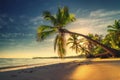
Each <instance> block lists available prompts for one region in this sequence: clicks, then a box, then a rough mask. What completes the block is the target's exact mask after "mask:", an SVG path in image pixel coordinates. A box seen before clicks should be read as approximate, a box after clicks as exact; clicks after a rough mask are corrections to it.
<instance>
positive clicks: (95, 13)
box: [90, 9, 120, 17]
mask: <svg viewBox="0 0 120 80" xmlns="http://www.w3.org/2000/svg"><path fill="white" fill-rule="evenodd" d="M115 15H120V11H106V10H104V9H99V10H96V11H92V12H90V17H107V16H115Z"/></svg>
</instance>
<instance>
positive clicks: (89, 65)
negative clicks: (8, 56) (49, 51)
mask: <svg viewBox="0 0 120 80" xmlns="http://www.w3.org/2000/svg"><path fill="white" fill-rule="evenodd" d="M119 67H120V59H114V60H113V59H87V60H84V61H79V60H73V61H69V62H64V63H57V64H51V65H46V66H34V67H31V68H25V69H17V70H11V71H3V72H0V78H1V80H88V78H90V79H91V80H119V79H120V69H119ZM93 74H94V76H93ZM86 76H87V77H86Z"/></svg>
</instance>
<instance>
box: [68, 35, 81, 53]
mask: <svg viewBox="0 0 120 80" xmlns="http://www.w3.org/2000/svg"><path fill="white" fill-rule="evenodd" d="M78 37H79V36H78V35H73V34H71V35H70V38H68V40H67V41H68V42H67V45H71V46H70V48H71V49H72V50H75V52H76V53H79V52H80V42H79V39H78Z"/></svg>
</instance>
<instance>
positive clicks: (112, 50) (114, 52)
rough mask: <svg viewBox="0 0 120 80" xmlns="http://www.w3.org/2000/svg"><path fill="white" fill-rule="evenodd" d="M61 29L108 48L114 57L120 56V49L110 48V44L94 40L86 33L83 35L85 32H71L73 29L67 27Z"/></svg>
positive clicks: (105, 48)
mask: <svg viewBox="0 0 120 80" xmlns="http://www.w3.org/2000/svg"><path fill="white" fill-rule="evenodd" d="M61 31H62V32H64V33H69V34H75V35H79V36H82V37H84V38H86V39H88V40H90V41H91V42H93V43H95V44H97V45H99V46H101V47H102V48H103V49H104V50H106V51H107V52H108V53H109V54H110V55H111V56H112V57H119V56H120V54H119V53H120V51H119V50H116V49H113V48H110V47H108V46H106V45H104V44H101V43H99V42H98V41H96V40H93V39H91V38H90V37H88V36H86V35H83V34H80V33H75V32H71V31H68V30H66V29H61Z"/></svg>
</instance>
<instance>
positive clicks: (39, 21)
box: [30, 15, 43, 25]
mask: <svg viewBox="0 0 120 80" xmlns="http://www.w3.org/2000/svg"><path fill="white" fill-rule="evenodd" d="M30 22H32V23H33V24H35V25H37V24H40V23H43V17H42V16H41V15H40V16H37V17H35V18H32V19H30Z"/></svg>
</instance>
